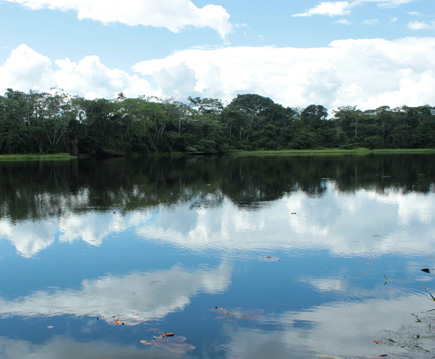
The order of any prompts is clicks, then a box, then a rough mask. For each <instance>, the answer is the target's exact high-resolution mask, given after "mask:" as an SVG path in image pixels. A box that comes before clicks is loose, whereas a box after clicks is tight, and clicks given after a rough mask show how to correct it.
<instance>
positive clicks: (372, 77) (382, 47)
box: [133, 38, 435, 108]
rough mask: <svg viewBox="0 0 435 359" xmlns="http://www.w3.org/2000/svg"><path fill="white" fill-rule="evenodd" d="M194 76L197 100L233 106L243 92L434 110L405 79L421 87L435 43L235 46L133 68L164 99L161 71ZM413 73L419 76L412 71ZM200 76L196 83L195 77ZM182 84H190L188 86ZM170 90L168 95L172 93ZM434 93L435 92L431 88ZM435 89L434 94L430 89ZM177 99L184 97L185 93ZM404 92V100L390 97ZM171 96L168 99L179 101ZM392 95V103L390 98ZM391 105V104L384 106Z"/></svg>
mask: <svg viewBox="0 0 435 359" xmlns="http://www.w3.org/2000/svg"><path fill="white" fill-rule="evenodd" d="M180 65H182V66H183V68H186V67H187V68H189V69H190V70H191V76H190V80H193V78H195V79H196V82H195V83H193V82H192V81H189V87H190V93H189V92H185V93H184V96H182V98H183V97H184V98H186V97H187V96H189V95H190V94H191V93H192V92H195V93H199V94H200V95H201V96H203V97H218V98H221V99H224V100H231V99H232V98H234V97H235V96H236V95H237V94H238V93H248V92H251V93H258V94H261V95H263V96H268V97H271V98H272V99H273V100H275V101H276V102H279V103H281V104H283V105H286V106H293V107H298V106H307V105H309V104H310V103H321V104H323V105H324V106H326V107H328V108H335V107H338V106H343V105H350V104H353V105H358V106H360V107H362V108H367V106H375V107H378V106H382V105H390V106H392V107H396V106H402V105H405V104H407V105H409V106H416V105H424V104H426V103H430V102H431V101H432V100H431V99H433V98H434V96H435V92H427V93H423V92H422V91H418V94H419V95H421V96H422V97H418V96H416V94H415V92H414V89H413V90H412V91H411V90H407V89H406V87H404V86H403V85H402V84H401V80H403V79H408V80H412V81H414V82H419V81H421V76H422V75H423V74H424V73H426V72H427V71H430V69H433V68H434V66H435V38H405V39H399V40H395V41H387V40H382V39H368V40H340V41H334V42H332V43H331V44H330V45H329V46H328V47H324V48H307V49H302V48H289V47H287V48H277V47H257V48H255V47H228V48H221V49H215V50H201V49H192V50H186V51H180V52H177V53H175V54H173V55H171V56H168V57H166V58H163V59H156V60H152V61H144V62H141V63H138V64H136V65H135V66H134V67H133V69H134V70H135V71H137V72H139V73H141V74H143V75H147V76H151V77H153V78H154V79H155V80H156V83H157V86H158V90H159V91H160V94H161V95H163V89H166V90H167V89H168V88H167V83H166V81H163V80H162V79H159V75H160V73H161V71H162V70H163V69H164V70H165V71H166V73H165V78H168V77H170V75H169V74H168V73H167V71H171V69H174V75H173V76H174V77H177V76H178V75H177V73H178V71H179V68H178V66H180ZM408 69H412V73H411V74H409V73H405V72H403V71H404V70H408ZM192 72H194V73H195V76H193V73H192ZM180 85H182V84H180ZM165 86H166V88H165ZM427 87H428V86H427ZM429 88H431V87H430V86H429ZM177 91H178V92H177V93H176V94H177V95H178V96H179V95H180V91H179V90H177ZM395 91H400V92H401V96H400V97H393V96H389V94H390V93H391V92H395ZM174 94H175V92H174V93H167V95H174ZM384 94H385V96H383V95H384ZM385 100H388V102H381V101H385Z"/></svg>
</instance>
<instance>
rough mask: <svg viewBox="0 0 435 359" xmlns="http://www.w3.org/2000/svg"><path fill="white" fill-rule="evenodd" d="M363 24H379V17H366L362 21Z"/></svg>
mask: <svg viewBox="0 0 435 359" xmlns="http://www.w3.org/2000/svg"><path fill="white" fill-rule="evenodd" d="M363 24H364V25H377V24H379V19H368V20H364V21H363Z"/></svg>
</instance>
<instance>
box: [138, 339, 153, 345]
mask: <svg viewBox="0 0 435 359" xmlns="http://www.w3.org/2000/svg"><path fill="white" fill-rule="evenodd" d="M140 342H141V344H144V345H153V343H151V342H149V341H148V340H141V341H140Z"/></svg>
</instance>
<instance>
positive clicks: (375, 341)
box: [373, 340, 384, 344]
mask: <svg viewBox="0 0 435 359" xmlns="http://www.w3.org/2000/svg"><path fill="white" fill-rule="evenodd" d="M373 342H374V343H376V344H384V342H383V341H382V340H373Z"/></svg>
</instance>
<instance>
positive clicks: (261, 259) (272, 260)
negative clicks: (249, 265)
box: [258, 256, 281, 262]
mask: <svg viewBox="0 0 435 359" xmlns="http://www.w3.org/2000/svg"><path fill="white" fill-rule="evenodd" d="M258 260H260V261H263V262H280V261H281V259H279V257H271V256H266V257H260V258H258Z"/></svg>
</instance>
